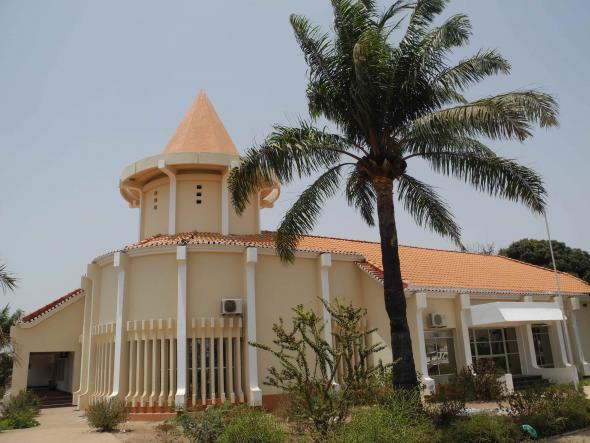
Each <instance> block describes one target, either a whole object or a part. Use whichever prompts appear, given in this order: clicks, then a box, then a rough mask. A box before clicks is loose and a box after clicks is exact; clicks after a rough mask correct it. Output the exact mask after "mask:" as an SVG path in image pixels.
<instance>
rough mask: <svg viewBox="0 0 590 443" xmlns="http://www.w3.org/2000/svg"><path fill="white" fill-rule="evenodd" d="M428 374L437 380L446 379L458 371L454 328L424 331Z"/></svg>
mask: <svg viewBox="0 0 590 443" xmlns="http://www.w3.org/2000/svg"><path fill="white" fill-rule="evenodd" d="M424 338H425V343H426V365H427V367H428V375H430V376H431V377H432V378H434V379H435V380H436V379H438V380H439V381H446V379H448V378H449V376H451V375H453V374H456V373H457V365H456V363H455V361H456V360H455V344H454V341H453V331H452V330H450V329H449V330H441V331H426V332H424Z"/></svg>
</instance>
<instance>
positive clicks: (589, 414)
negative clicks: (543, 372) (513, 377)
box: [507, 386, 590, 437]
mask: <svg viewBox="0 0 590 443" xmlns="http://www.w3.org/2000/svg"><path fill="white" fill-rule="evenodd" d="M507 400H508V414H509V415H510V416H512V417H514V419H515V420H516V421H517V422H518V423H520V424H528V425H531V426H532V427H533V428H535V430H536V431H537V433H538V434H539V435H540V436H541V437H547V436H550V435H555V434H560V433H563V432H568V431H572V430H575V429H579V428H582V427H585V426H588V425H590V401H589V400H587V399H586V397H585V396H584V394H582V393H581V392H579V391H577V390H576V389H574V388H573V387H572V386H549V387H547V388H545V389H542V390H541V389H527V390H524V391H517V392H514V393H513V394H511V395H510V396H508V398H507Z"/></svg>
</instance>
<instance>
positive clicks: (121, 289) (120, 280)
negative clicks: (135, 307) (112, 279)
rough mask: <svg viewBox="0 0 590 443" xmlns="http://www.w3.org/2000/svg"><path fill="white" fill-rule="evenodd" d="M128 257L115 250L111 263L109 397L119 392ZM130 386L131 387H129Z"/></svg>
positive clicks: (117, 394)
mask: <svg viewBox="0 0 590 443" xmlns="http://www.w3.org/2000/svg"><path fill="white" fill-rule="evenodd" d="M127 263H128V258H127V255H126V254H125V253H124V252H120V251H118V252H115V255H114V260H113V265H114V267H115V269H116V270H117V272H118V274H117V307H116V317H115V362H114V377H113V392H112V394H111V397H113V398H114V397H118V396H119V395H120V394H121V377H122V375H123V374H122V369H123V368H122V364H121V362H122V361H123V316H124V309H125V269H126V268H127ZM130 388H131V387H130Z"/></svg>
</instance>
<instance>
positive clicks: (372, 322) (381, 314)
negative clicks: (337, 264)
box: [358, 269, 391, 364]
mask: <svg viewBox="0 0 590 443" xmlns="http://www.w3.org/2000/svg"><path fill="white" fill-rule="evenodd" d="M358 272H359V274H360V275H361V277H360V279H361V286H362V288H363V299H364V306H365V307H366V308H367V320H368V322H369V326H370V327H371V328H377V331H375V332H373V334H372V335H371V343H372V344H375V343H384V344H385V345H387V348H386V349H384V350H382V351H381V352H379V353H377V354H375V355H374V356H373V361H372V363H373V364H376V363H378V362H379V360H381V361H383V362H384V363H391V337H390V333H389V318H388V317H387V313H386V312H385V304H384V301H383V285H381V283H379V282H378V281H376V280H375V279H374V278H372V277H370V276H369V275H367V274H366V273H365V272H363V271H361V270H360V269H359V271H358Z"/></svg>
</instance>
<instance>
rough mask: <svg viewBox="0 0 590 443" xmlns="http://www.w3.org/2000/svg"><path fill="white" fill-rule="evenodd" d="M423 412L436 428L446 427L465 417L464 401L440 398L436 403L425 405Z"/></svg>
mask: <svg viewBox="0 0 590 443" xmlns="http://www.w3.org/2000/svg"><path fill="white" fill-rule="evenodd" d="M424 410H425V411H426V413H427V414H428V415H429V416H430V418H431V419H432V420H433V421H434V422H435V423H436V424H437V425H438V426H447V425H449V424H450V423H452V422H453V421H455V420H456V419H457V418H459V417H462V416H464V415H465V400H461V399H454V398H442V399H439V400H438V401H437V402H436V403H433V402H428V403H426V404H425V405H424Z"/></svg>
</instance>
